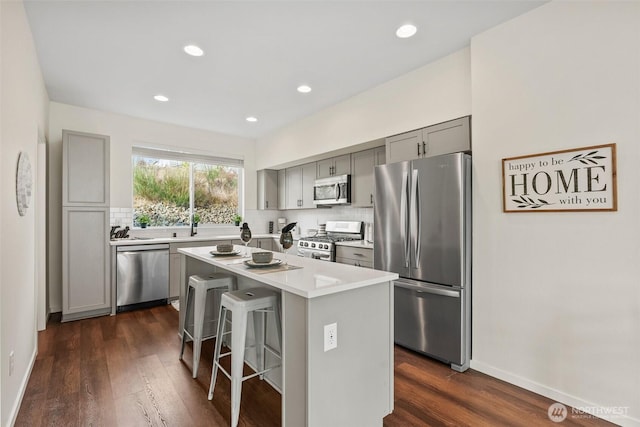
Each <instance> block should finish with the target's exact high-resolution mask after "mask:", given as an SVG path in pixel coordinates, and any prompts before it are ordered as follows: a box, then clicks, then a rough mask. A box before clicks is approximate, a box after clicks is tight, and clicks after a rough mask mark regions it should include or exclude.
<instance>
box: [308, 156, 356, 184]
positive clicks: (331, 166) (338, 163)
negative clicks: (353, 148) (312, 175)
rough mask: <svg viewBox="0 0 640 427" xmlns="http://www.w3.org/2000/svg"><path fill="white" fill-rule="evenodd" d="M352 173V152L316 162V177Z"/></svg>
mask: <svg viewBox="0 0 640 427" xmlns="http://www.w3.org/2000/svg"><path fill="white" fill-rule="evenodd" d="M348 173H351V154H345V155H343V156H338V157H331V158H330V159H324V160H319V161H318V162H316V178H327V177H330V176H334V175H345V174H348Z"/></svg>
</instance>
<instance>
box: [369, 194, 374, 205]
mask: <svg viewBox="0 0 640 427" xmlns="http://www.w3.org/2000/svg"><path fill="white" fill-rule="evenodd" d="M369 196H371V204H373V194H369Z"/></svg>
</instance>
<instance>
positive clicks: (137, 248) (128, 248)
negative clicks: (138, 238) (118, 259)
mask: <svg viewBox="0 0 640 427" xmlns="http://www.w3.org/2000/svg"><path fill="white" fill-rule="evenodd" d="M166 250H169V244H168V243H167V244H154V245H120V246H118V249H116V251H117V252H118V253H123V252H124V253H130V252H147V251H166Z"/></svg>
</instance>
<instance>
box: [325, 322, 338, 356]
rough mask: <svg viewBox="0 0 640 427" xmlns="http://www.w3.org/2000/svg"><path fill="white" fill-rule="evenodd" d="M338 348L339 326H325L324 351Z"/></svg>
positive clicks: (333, 324)
mask: <svg viewBox="0 0 640 427" xmlns="http://www.w3.org/2000/svg"><path fill="white" fill-rule="evenodd" d="M336 347H338V324H337V323H332V324H330V325H324V351H329V350H333V349H334V348H336Z"/></svg>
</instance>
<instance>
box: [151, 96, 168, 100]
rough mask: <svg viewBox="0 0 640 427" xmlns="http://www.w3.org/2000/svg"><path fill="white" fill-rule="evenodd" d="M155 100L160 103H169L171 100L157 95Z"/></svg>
mask: <svg viewBox="0 0 640 427" xmlns="http://www.w3.org/2000/svg"><path fill="white" fill-rule="evenodd" d="M153 99H155V100H156V101H160V102H167V101H168V100H169V98H167V97H166V96H164V95H156V96H154V97H153Z"/></svg>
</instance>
